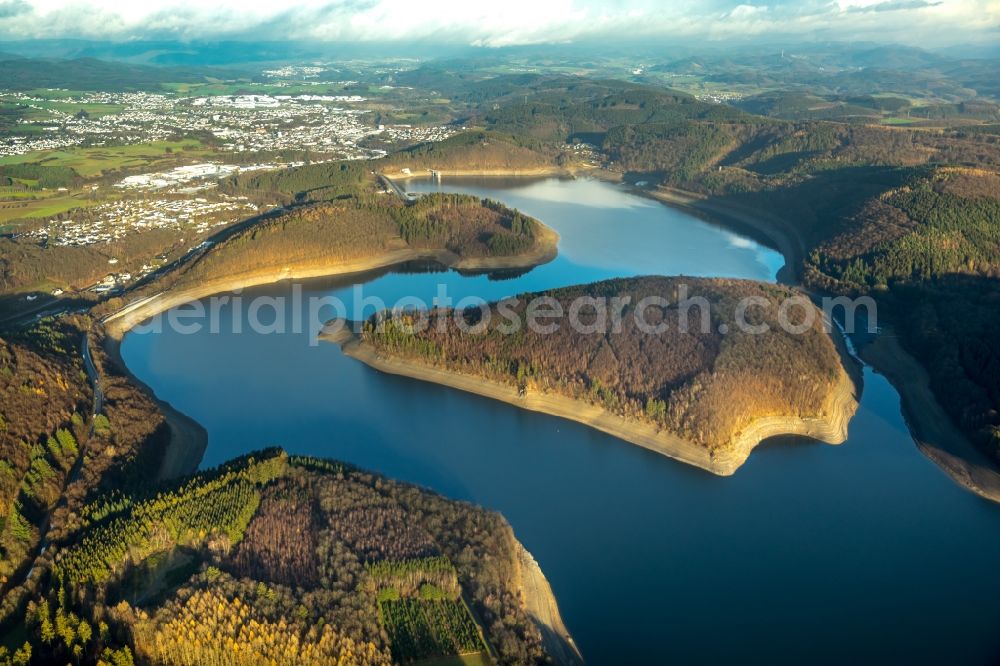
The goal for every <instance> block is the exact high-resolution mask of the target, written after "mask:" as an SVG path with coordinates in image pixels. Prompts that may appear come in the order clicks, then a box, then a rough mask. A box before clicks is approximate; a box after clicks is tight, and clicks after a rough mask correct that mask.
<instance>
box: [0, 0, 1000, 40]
mask: <svg viewBox="0 0 1000 666" xmlns="http://www.w3.org/2000/svg"><path fill="white" fill-rule="evenodd" d="M789 36H791V37H795V38H821V39H850V40H871V39H877V40H880V41H898V42H903V43H910V44H915V45H925V46H926V45H941V46H945V45H950V44H961V43H977V42H987V43H988V42H989V41H991V40H994V41H995V40H998V39H1000V0H759V2H755V1H754V0H744V1H743V2H741V1H740V0H603V1H598V0H500V1H497V0H489V1H487V2H480V1H477V0H284V1H282V0H199V1H193V0H159V1H157V0H0V39H30V38H37V37H82V38H88V39H113V40H123V39H136V38H180V39H227V38H237V39H239V38H263V39H309V40H321V41H370V42H377V41H387V40H395V41H410V40H437V41H441V42H450V43H456V44H470V45H478V46H509V45H515V44H538V43H552V42H572V41H580V40H587V39H597V38H601V37H610V38H615V39H623V38H626V37H629V38H645V39H655V38H663V39H671V38H674V39H693V38H697V39H710V40H718V41H726V40H731V39H735V38H753V37H758V38H759V37H771V38H784V37H789Z"/></svg>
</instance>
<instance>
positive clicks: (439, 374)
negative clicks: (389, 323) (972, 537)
mask: <svg viewBox="0 0 1000 666" xmlns="http://www.w3.org/2000/svg"><path fill="white" fill-rule="evenodd" d="M320 337H321V339H324V340H326V341H328V342H333V343H335V344H339V345H340V346H341V349H343V351H344V353H345V354H347V355H348V356H350V357H351V358H354V359H357V360H359V361H361V362H363V363H365V364H366V365H369V366H370V367H372V368H375V369H376V370H379V371H381V372H385V373H389V374H394V375H400V376H404V377H409V378H412V379H418V380H421V381H426V382H432V383H435V384H441V385H443V386H448V387H451V388H455V389H459V390H461V391H466V392H469V393H475V394H476V395H480V396H483V397H487V398H491V399H494V400H500V401H502V402H506V403H508V404H510V405H514V406H515V407H520V408H522V409H528V410H531V411H535V412H542V413H544V414H549V415H552V416H558V417H560V418H565V419H569V420H571V421H576V422H578V423H582V424H584V425H587V426H590V427H591V428H594V429H596V430H600V431H601V432H605V433H607V434H609V435H611V436H613V437H617V438H618V439H622V440H624V441H626V442H629V443H631V444H635V445H638V446H641V447H643V448H646V449H649V450H651V451H655V452H656V453H659V454H662V455H665V456H667V457H669V458H673V459H675V460H678V461H680V462H684V463H687V464H689V465H693V466H695V467H699V468H701V469H703V470H705V471H708V472H711V473H713V474H717V475H719V476H730V475H732V474H733V473H735V472H736V470H737V469H739V467H740V466H741V465H743V463H744V462H746V459H747V458H748V457H749V456H750V453H751V452H752V451H753V449H754V448H755V447H756V446H757V445H758V444H760V442H761V441H763V440H765V439H768V438H770V437H775V436H778V435H801V436H805V437H811V438H813V439H817V440H819V441H822V442H826V443H828V444H839V443H841V442H843V441H844V440H845V439H846V438H847V425H848V423H849V422H850V420H851V417H852V416H853V415H854V412H855V410H856V409H857V404H858V403H857V399H856V397H855V394H856V391H855V385H854V381H853V380H852V379H851V377H850V376H849V374H848V373H847V371H846V370H845V371H842V373H841V377H840V379H839V381H838V384H837V387H836V388H835V389H834V391H832V392H831V394H830V396H829V398H828V402H827V407H826V409H825V410H824V411H825V412H826V413H825V414H824V415H823V416H818V417H815V418H799V417H782V416H769V417H762V418H759V419H755V420H753V421H752V422H751V423H750V424H749V426H748V427H746V428H744V430H743V431H742V432H741V433H740V434H739V435H738V436H737V437H736V438H735V439H734V441H733V443H732V445H731V446H730V447H727V448H726V449H725V450H723V451H715V452H713V451H711V450H709V449H707V448H705V447H704V446H700V445H698V444H695V443H694V442H691V441H689V440H686V439H683V438H681V437H678V436H676V435H674V434H672V433H670V432H667V431H665V430H660V429H658V428H656V427H655V426H653V425H651V424H649V423H644V422H641V421H637V420H632V419H626V418H623V417H621V416H618V415H616V414H612V413H610V412H608V411H606V410H605V409H603V408H602V407H600V406H598V405H594V404H591V403H587V402H583V401H580V400H576V399H573V398H569V397H566V396H561V395H555V394H552V393H542V392H539V391H533V390H530V389H529V390H528V392H527V393H526V394H523V395H522V394H521V393H520V392H519V391H518V390H517V388H516V387H513V386H508V385H506V384H500V383H498V382H493V381H489V380H485V379H483V378H481V377H476V376H473V375H467V374H462V373H458V372H453V371H450V370H446V369H444V368H437V367H433V366H429V365H424V364H421V363H419V362H412V361H407V360H402V359H396V358H389V357H385V356H383V355H380V354H378V353H377V352H376V351H375V349H374V348H373V347H371V345H368V344H366V343H364V342H362V341H361V340H359V339H358V338H357V337H356V336H355V335H354V334H353V333H352V332H351V331H349V330H348V329H347V327H342V328H340V329H339V330H337V331H335V332H332V333H324V334H322V335H321V336H320Z"/></svg>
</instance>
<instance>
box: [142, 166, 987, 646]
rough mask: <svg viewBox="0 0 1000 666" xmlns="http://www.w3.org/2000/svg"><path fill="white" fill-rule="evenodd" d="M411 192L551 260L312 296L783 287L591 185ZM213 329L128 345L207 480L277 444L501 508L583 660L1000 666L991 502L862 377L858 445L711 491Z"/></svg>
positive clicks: (565, 425)
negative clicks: (458, 201)
mask: <svg viewBox="0 0 1000 666" xmlns="http://www.w3.org/2000/svg"><path fill="white" fill-rule="evenodd" d="M405 186H406V188H407V189H409V190H411V191H420V192H426V191H434V190H437V189H441V190H443V191H448V192H464V193H470V194H476V195H479V196H483V197H489V198H492V199H496V200H499V201H502V202H503V203H505V204H507V205H509V206H511V207H515V208H518V209H520V210H521V211H523V212H525V213H527V214H529V215H532V216H534V217H536V218H538V219H540V220H541V221H542V222H544V223H545V224H547V225H549V226H550V227H552V228H554V229H555V230H556V231H557V232H559V234H560V236H561V240H560V243H559V256H558V257H557V258H556V259H555V260H554V261H552V262H550V263H548V264H545V265H543V266H539V267H537V268H535V269H533V270H530V271H528V272H525V273H523V274H521V275H516V276H513V275H506V276H494V277H493V278H491V277H490V276H485V275H478V276H463V275H461V274H459V273H457V272H455V271H444V270H440V269H435V268H433V267H430V266H412V265H411V266H405V267H398V268H395V269H392V270H386V271H380V272H376V273H370V274H363V275H355V276H346V277H340V278H335V279H334V278H331V279H320V280H312V281H307V282H304V283H302V289H303V293H304V295H305V296H307V297H308V296H310V295H335V296H337V297H339V298H340V299H342V300H343V301H344V302H345V303H347V304H348V307H349V308H350V307H352V303H353V301H354V299H356V298H358V297H359V293H358V292H357V287H356V285H359V284H360V285H361V286H362V294H361V295H363V296H364V297H365V298H373V297H377V298H379V299H382V301H383V302H385V304H386V305H390V306H391V305H393V304H394V303H395V302H396V301H397V300H399V299H400V298H403V297H419V298H421V299H424V300H425V301H426V302H430V301H431V299H432V298H433V297H434V296H435V295H436V294H437V293H438V290H439V289H440V288H441V287H440V285H445V287H446V288H447V292H448V294H449V295H450V296H451V297H452V298H453V299H455V300H456V301H457V300H459V299H461V298H463V297H476V298H482V299H487V300H494V299H498V298H502V297H506V296H512V295H516V294H519V293H523V292H528V291H537V290H542V289H549V288H554V287H561V286H567V285H573V284H579V283H584V282H593V281H595V280H601V279H606V278H612V277H624V276H633V275H651V274H659V275H690V276H706V277H709V276H715V277H736V278H751V279H757V280H771V281H773V280H774V279H775V276H776V274H777V271H778V270H779V269H780V268H781V266H782V265H783V264H784V259H783V258H782V257H781V255H780V254H779V253H777V252H776V251H774V250H772V249H769V248H768V247H766V246H765V245H763V244H761V243H760V242H758V241H756V240H753V239H751V238H749V237H747V236H744V235H741V234H739V233H735V232H733V231H730V230H727V229H726V228H724V227H721V226H716V225H713V224H710V223H708V222H705V221H703V220H700V219H698V218H695V217H693V216H691V215H689V214H687V213H684V212H681V211H679V210H676V209H673V208H669V207H667V206H664V205H662V204H660V203H657V202H655V201H652V200H649V199H647V198H644V197H641V196H638V195H636V194H634V193H631V192H630V191H629V190H627V189H626V188H623V187H621V186H618V185H613V184H609V183H605V182H601V181H597V180H588V179H581V180H560V179H543V180H534V181H524V180H515V181H511V180H496V179H465V180H459V179H455V180H450V181H449V180H446V181H445V182H444V183H443V184H436V183H431V182H429V181H420V180H414V181H410V182H408V183H406V184H405ZM501 277H503V278H504V279H500V278H501ZM292 289H293V286H292V285H291V284H289V283H287V282H284V283H278V284H274V285H270V286H265V287H259V288H254V289H247V290H244V292H243V297H244V300H249V299H250V298H251V297H253V296H255V295H269V296H289V295H290V294H291V293H292ZM244 310H245V308H244ZM372 311H374V306H373V307H372V308H371V309H369V310H367V311H366V314H370V313H371V312H372ZM223 314H224V316H223V317H221V328H220V330H219V331H218V332H217V333H215V332H211V331H209V330H207V329H206V330H203V331H201V332H200V333H196V334H188V335H185V334H182V333H180V332H177V331H171V330H170V329H169V327H165V328H164V330H163V331H162V332H158V333H140V332H132V333H129V334H128V335H127V336H126V337H125V340H124V341H123V344H122V355H123V357H124V359H125V361H126V363H127V365H128V367H129V369H130V370H131V371H132V372H133V373H135V375H136V376H137V377H138V378H139V379H140V380H142V381H143V382H145V383H146V384H148V385H149V386H150V387H151V388H152V389H153V390H154V391H155V392H156V394H157V396H158V397H159V398H161V399H163V400H166V401H167V402H169V403H171V404H172V405H173V406H174V407H175V408H177V409H178V410H180V411H182V412H184V413H185V414H188V415H189V416H191V417H192V418H194V419H195V420H197V421H198V422H199V423H201V424H202V425H203V426H204V427H205V428H206V430H207V431H208V436H209V443H208V449H207V451H206V453H205V457H204V460H203V461H202V465H203V466H212V465H216V464H218V463H221V462H223V461H225V460H227V459H229V458H232V457H234V456H237V455H240V454H243V453H246V452H248V451H251V450H254V449H259V448H262V447H266V446H271V445H280V446H282V447H284V448H285V449H286V450H288V451H289V452H291V453H302V454H309V455H314V456H322V457H329V458H336V459H340V460H344V461H346V462H349V463H352V464H355V465H358V466H360V467H364V468H367V469H370V470H373V471H376V472H379V473H381V474H385V475H387V476H389V477H392V478H395V479H400V480H403V481H408V482H412V483H417V484H420V485H422V486H426V487H428V488H431V489H433V490H436V491H438V492H440V493H442V494H444V495H446V496H448V497H451V498H456V499H463V500H469V501H472V502H475V503H477V504H480V505H483V506H485V507H488V508H490V509H494V510H497V511H499V512H501V513H502V514H503V515H504V516H505V517H506V518H507V519H508V520H509V521H510V523H511V525H512V526H513V527H514V531H515V533H516V534H517V536H518V538H519V539H520V540H521V541H522V543H524V545H525V546H526V547H527V548H528V550H530V551H531V552H532V554H533V555H534V556H535V558H536V559H537V560H538V562H539V564H540V565H541V567H542V570H543V571H544V572H545V575H546V576H547V577H548V579H549V581H550V582H551V584H552V588H553V590H554V592H555V594H556V597H557V599H558V601H559V606H560V610H561V611H562V615H563V618H564V620H565V621H566V624H567V626H568V627H569V629H570V631H571V633H572V634H573V637H574V638H575V640H576V642H577V644H578V645H579V647H580V650H581V652H582V653H583V656H584V658H585V659H586V660H587V661H588V663H590V664H633V663H647V664H660V663H668V662H674V663H685V664H688V663H720V662H730V663H734V662H736V663H787V664H801V663H810V664H844V663H858V662H861V663H877V662H881V663H906V664H924V663H926V664H940V663H953V664H990V663H997V662H998V660H1000V624H998V623H1000V506H998V505H995V504H992V503H990V502H988V501H986V500H983V499H981V498H979V497H977V496H975V495H973V494H971V493H970V492H968V491H966V490H964V489H962V488H960V487H959V486H957V485H956V484H955V483H954V482H953V481H952V480H951V479H950V478H949V477H948V476H946V475H945V473H944V472H942V471H941V470H940V469H939V468H938V467H937V466H936V465H934V464H933V463H932V462H931V461H929V460H928V459H927V458H925V457H924V456H923V455H922V454H921V453H920V452H919V450H918V449H917V447H916V445H915V444H914V442H913V439H912V437H911V436H910V434H909V432H908V430H907V427H906V424H905V421H904V419H903V417H902V415H901V413H900V404H899V396H898V394H897V393H896V391H895V390H894V389H893V388H892V386H891V385H890V384H889V383H888V381H887V380H886V379H884V378H883V377H882V376H881V375H879V374H877V373H875V372H873V371H872V370H871V369H870V368H868V367H865V368H864V371H863V373H864V388H863V393H862V396H861V405H860V407H859V409H858V412H857V415H856V416H855V417H854V419H853V421H852V422H851V425H850V433H849V438H848V440H847V441H846V442H844V443H843V444H841V445H839V446H830V445H827V444H820V443H817V442H814V441H811V440H807V439H802V438H795V437H785V438H776V439H774V440H771V441H769V442H767V443H765V444H764V445H762V446H760V447H759V448H758V449H757V450H756V451H755V452H754V453H753V454H752V455H751V457H750V459H749V460H748V462H747V463H746V464H745V465H744V466H743V467H742V468H740V469H739V470H738V471H737V472H736V474H735V475H734V476H732V477H716V476H713V475H711V474H709V473H707V472H703V471H701V470H699V469H695V468H692V467H689V466H687V465H684V464H682V463H678V462H676V461H674V460H671V459H669V458H666V457H663V456H660V455H658V454H655V453H652V452H650V451H647V450H645V449H642V448H640V447H638V446H634V445H631V444H628V443H625V442H623V441H621V440H617V439H615V438H613V437H611V436H609V435H605V434H603V433H600V432H597V431H595V430H592V429H590V428H588V427H586V426H584V425H581V424H577V423H574V422H570V421H566V420H563V419H559V418H556V417H551V416H547V415H544V414H539V413H535V412H529V411H525V410H520V409H518V408H516V407H513V406H510V405H507V404H503V403H499V402H494V401H491V400H489V399H486V398H482V397H478V396H475V395H470V394H466V393H462V392H459V391H456V390H452V389H449V388H445V387H441V386H436V385H433V384H427V383H421V382H418V381H416V380H411V379H407V378H401V377H396V376H390V375H385V374H381V373H379V372H378V371H375V370H373V369H371V368H369V367H367V366H365V365H363V364H362V363H360V362H358V361H355V360H353V359H350V358H348V357H345V356H344V355H342V354H341V352H340V349H339V348H338V347H337V346H336V345H333V344H326V343H321V344H315V342H314V340H313V338H314V336H313V335H312V334H311V333H310V332H309V328H310V327H309V325H308V323H303V325H302V326H301V327H297V328H301V329H302V330H303V332H302V333H297V334H296V333H285V334H270V335H269V334H260V333H253V332H251V331H250V328H249V326H248V325H246V323H245V322H244V323H243V325H242V329H243V332H242V333H239V334H237V333H234V332H233V327H232V320H233V317H232V313H231V312H228V311H227V310H226V308H223ZM286 315H287V316H289V317H291V316H301V317H303V318H304V317H305V315H304V314H299V313H295V312H292V311H291V309H289V311H288V312H287V313H286ZM246 316H247V313H246V312H245V311H244V312H243V314H242V317H243V318H245V317H246ZM331 316H332V313H331ZM238 318H239V317H237V319H238ZM265 318H266V317H265V316H264V315H262V316H261V319H265Z"/></svg>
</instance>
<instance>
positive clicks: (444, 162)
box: [372, 132, 567, 173]
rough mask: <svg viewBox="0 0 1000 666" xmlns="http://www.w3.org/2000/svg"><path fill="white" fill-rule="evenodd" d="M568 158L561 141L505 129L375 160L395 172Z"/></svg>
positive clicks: (538, 164) (521, 167)
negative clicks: (532, 136)
mask: <svg viewBox="0 0 1000 666" xmlns="http://www.w3.org/2000/svg"><path fill="white" fill-rule="evenodd" d="M566 159H567V157H566V156H565V154H564V153H563V151H562V150H560V147H559V146H558V145H557V144H552V143H547V142H543V141H539V140H537V139H532V138H529V137H524V136H518V135H516V134H511V133H503V132H462V133H459V134H456V135H455V136H452V137H450V138H447V139H445V140H444V141H438V142H434V143H424V144H419V145H417V146H413V147H412V148H407V149H406V150H402V151H400V152H398V153H394V154H392V155H390V156H388V157H386V158H385V159H382V160H377V161H375V162H373V163H372V166H373V167H374V168H377V169H378V170H380V171H382V172H385V173H393V172H396V171H399V170H400V169H404V168H406V169H410V170H411V171H412V172H413V173H421V172H426V171H427V170H429V169H435V170H442V171H449V170H451V171H470V172H476V171H481V172H489V171H498V172H499V171H528V170H532V169H541V168H546V167H552V166H554V165H555V164H557V163H564V162H565V161H566Z"/></svg>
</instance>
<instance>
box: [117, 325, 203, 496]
mask: <svg viewBox="0 0 1000 666" xmlns="http://www.w3.org/2000/svg"><path fill="white" fill-rule="evenodd" d="M101 347H102V348H103V349H104V353H105V354H107V355H108V358H109V359H110V360H111V362H112V363H114V364H115V365H116V366H117V367H118V368H119V369H120V370H121V371H122V372H124V373H125V374H126V375H128V378H129V379H130V380H131V381H132V383H134V384H135V385H136V386H138V387H139V389H140V390H142V391H144V392H145V393H146V394H147V395H148V396H149V397H150V398H151V399H152V400H153V401H154V402H155V403H156V406H157V408H158V409H159V410H160V413H161V414H163V419H164V420H165V421H166V423H167V427H169V428H170V442H169V444H168V445H167V448H166V450H165V451H164V452H163V460H162V461H160V469H159V471H158V472H157V479H158V480H160V481H165V480H167V479H174V478H178V477H182V476H188V475H190V474H194V473H195V472H196V471H198V466H199V465H200V464H201V459H202V457H203V456H204V455H205V450H206V449H207V448H208V431H207V430H205V428H204V427H203V426H202V425H201V424H200V423H198V422H197V421H195V420H194V419H193V418H191V417H190V416H188V415H187V414H184V413H183V412H181V411H178V410H177V409H175V408H174V407H173V405H171V404H170V403H169V402H167V401H165V400H161V399H160V398H158V397H157V396H156V393H155V392H154V391H153V389H151V388H150V387H149V386H147V385H146V384H145V383H143V382H142V381H141V380H140V379H139V378H138V377H136V376H135V375H134V374H133V373H132V371H131V370H129V368H128V366H127V365H126V364H125V360H124V359H123V358H122V355H121V338H120V337H114V336H112V335H104V336H102V340H101Z"/></svg>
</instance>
